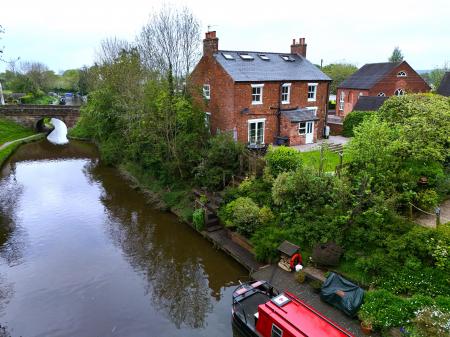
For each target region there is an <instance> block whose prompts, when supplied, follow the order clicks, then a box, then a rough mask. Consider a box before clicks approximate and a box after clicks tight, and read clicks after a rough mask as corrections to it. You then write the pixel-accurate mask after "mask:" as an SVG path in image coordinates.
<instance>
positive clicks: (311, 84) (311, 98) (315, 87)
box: [307, 83, 319, 102]
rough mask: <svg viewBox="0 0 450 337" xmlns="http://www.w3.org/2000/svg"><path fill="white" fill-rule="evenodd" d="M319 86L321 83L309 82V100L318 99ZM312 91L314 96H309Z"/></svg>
mask: <svg viewBox="0 0 450 337" xmlns="http://www.w3.org/2000/svg"><path fill="white" fill-rule="evenodd" d="M318 86H319V83H308V93H307V97H308V102H315V101H316V100H317V87H318ZM309 87H313V88H314V91H309ZM310 93H312V94H313V97H309V94H310Z"/></svg>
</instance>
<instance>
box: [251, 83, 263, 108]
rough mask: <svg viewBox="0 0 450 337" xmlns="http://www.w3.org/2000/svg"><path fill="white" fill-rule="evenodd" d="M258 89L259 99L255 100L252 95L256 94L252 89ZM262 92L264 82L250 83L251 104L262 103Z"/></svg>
mask: <svg viewBox="0 0 450 337" xmlns="http://www.w3.org/2000/svg"><path fill="white" fill-rule="evenodd" d="M258 88H259V89H260V92H259V101H255V100H254V99H253V95H258V94H254V93H253V89H258ZM263 92H264V84H252V105H258V104H263Z"/></svg>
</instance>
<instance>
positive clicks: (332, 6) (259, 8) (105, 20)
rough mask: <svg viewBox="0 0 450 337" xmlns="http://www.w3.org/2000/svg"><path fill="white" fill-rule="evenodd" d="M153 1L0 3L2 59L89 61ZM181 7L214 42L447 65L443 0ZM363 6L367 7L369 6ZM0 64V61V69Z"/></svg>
mask: <svg viewBox="0 0 450 337" xmlns="http://www.w3.org/2000/svg"><path fill="white" fill-rule="evenodd" d="M162 3H163V1H159V0H146V1H139V0H126V1H117V2H116V1H113V0H89V1H87V0H78V1H70V2H67V1H66V2H64V1H52V0H40V1H35V0H26V1H24V0H22V1H8V0H5V1H2V4H1V5H0V25H2V26H3V28H4V29H5V34H2V36H1V38H2V39H1V40H0V46H4V47H5V51H4V54H5V55H4V58H5V59H12V58H17V57H20V58H21V60H29V61H40V62H43V63H45V64H47V65H48V66H49V67H50V68H51V69H53V70H55V71H60V70H64V69H69V68H77V67H81V66H83V65H90V64H92V63H93V61H94V59H95V51H96V49H97V48H98V45H99V42H100V41H101V40H102V39H103V38H106V37H113V36H117V37H120V38H124V39H127V40H130V41H132V40H134V37H135V36H136V34H137V33H138V32H139V31H140V29H141V27H142V26H143V25H144V24H145V22H146V21H147V20H148V18H149V14H150V13H152V12H153V11H155V10H158V8H160V7H161V5H162ZM166 3H171V4H173V5H181V6H182V5H185V6H188V7H189V8H190V9H191V10H192V11H193V13H194V14H195V15H196V16H197V17H198V19H199V20H200V22H201V25H202V30H203V31H206V30H207V27H208V25H211V26H212V30H216V31H217V35H218V37H219V48H221V49H238V50H258V51H259V50H261V51H281V52H282V51H288V50H289V46H290V44H291V42H292V39H293V38H296V39H298V38H299V37H305V38H306V42H307V44H308V51H307V57H308V59H309V60H311V61H312V62H314V63H320V60H321V59H323V62H324V64H328V63H333V62H339V61H346V62H351V63H354V64H356V65H358V66H361V65H363V64H365V63H370V62H382V61H386V60H387V58H388V57H389V55H390V54H391V52H392V50H393V49H394V47H395V46H397V45H398V46H400V49H401V50H402V52H403V54H404V55H405V59H406V60H407V61H408V62H409V63H410V64H411V65H412V66H413V67H414V68H415V69H432V68H434V67H436V66H442V65H443V64H444V63H445V62H448V63H450V19H449V18H450V3H449V2H448V0H428V1H422V0H421V1H418V0H409V1H403V0H388V1H386V0H379V1H370V2H366V1H361V0H349V1H346V0H340V1H330V0H326V1H325V0H322V1H311V0H310V1H306V0H291V1H273V0H271V1H265V0H259V1H243V0H222V1H215V0H209V1H205V0H203V1H201V0H190V1H187V0H172V1H169V2H166ZM369 6H370V7H369ZM4 68H5V64H4V63H0V71H2V70H4Z"/></svg>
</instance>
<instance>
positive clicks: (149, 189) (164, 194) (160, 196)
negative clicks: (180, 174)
mask: <svg viewBox="0 0 450 337" xmlns="http://www.w3.org/2000/svg"><path fill="white" fill-rule="evenodd" d="M119 169H120V170H121V171H122V173H124V175H126V176H128V178H129V179H130V180H133V184H134V185H135V186H136V187H138V188H141V189H142V190H144V191H145V192H146V194H147V198H148V199H149V200H150V201H151V202H152V203H153V204H155V205H156V206H157V207H158V208H160V209H165V210H170V211H171V212H172V213H174V214H176V215H177V216H178V217H179V218H181V220H183V221H185V222H191V220H192V213H193V200H192V186H189V185H187V184H185V183H181V182H180V183H178V184H173V185H171V186H167V185H165V184H164V183H163V182H161V181H158V180H157V179H155V177H153V176H152V174H151V173H150V172H148V171H146V170H143V169H142V168H141V167H139V166H138V165H136V164H134V163H130V162H128V163H125V164H122V165H120V167H119Z"/></svg>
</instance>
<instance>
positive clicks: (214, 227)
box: [206, 225, 223, 233]
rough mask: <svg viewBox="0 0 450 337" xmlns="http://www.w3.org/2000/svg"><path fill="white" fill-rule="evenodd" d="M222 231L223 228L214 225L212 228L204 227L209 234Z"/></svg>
mask: <svg viewBox="0 0 450 337" xmlns="http://www.w3.org/2000/svg"><path fill="white" fill-rule="evenodd" d="M222 229H223V227H222V226H221V225H214V226H209V227H206V231H207V232H209V233H211V232H217V231H220V230H222Z"/></svg>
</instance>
